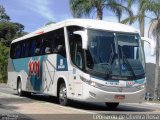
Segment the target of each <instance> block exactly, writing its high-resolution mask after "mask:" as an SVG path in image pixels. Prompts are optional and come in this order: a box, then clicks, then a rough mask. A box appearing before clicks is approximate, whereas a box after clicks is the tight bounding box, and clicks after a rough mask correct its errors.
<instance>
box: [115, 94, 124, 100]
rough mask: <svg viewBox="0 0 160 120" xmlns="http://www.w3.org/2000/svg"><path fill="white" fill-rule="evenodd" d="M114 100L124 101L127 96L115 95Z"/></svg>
mask: <svg viewBox="0 0 160 120" xmlns="http://www.w3.org/2000/svg"><path fill="white" fill-rule="evenodd" d="M114 98H115V99H117V100H124V99H125V95H115V96H114Z"/></svg>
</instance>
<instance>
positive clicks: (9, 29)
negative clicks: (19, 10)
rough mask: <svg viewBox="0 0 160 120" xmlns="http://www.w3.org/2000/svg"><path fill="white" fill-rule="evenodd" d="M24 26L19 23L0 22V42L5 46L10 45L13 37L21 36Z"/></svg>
mask: <svg viewBox="0 0 160 120" xmlns="http://www.w3.org/2000/svg"><path fill="white" fill-rule="evenodd" d="M23 29H24V26H23V25H22V24H20V23H12V22H6V21H2V22H0V42H3V43H4V44H5V45H6V46H10V43H11V41H12V40H13V39H15V38H18V37H21V36H23V35H24V34H25V33H24V32H23Z"/></svg>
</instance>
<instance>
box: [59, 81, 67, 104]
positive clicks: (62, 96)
mask: <svg viewBox="0 0 160 120" xmlns="http://www.w3.org/2000/svg"><path fill="white" fill-rule="evenodd" d="M58 96H59V103H60V104H61V105H63V106H66V105H68V104H69V99H68V98H67V88H66V85H65V83H61V84H60V88H59V95H58Z"/></svg>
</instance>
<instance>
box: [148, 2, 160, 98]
mask: <svg viewBox="0 0 160 120" xmlns="http://www.w3.org/2000/svg"><path fill="white" fill-rule="evenodd" d="M150 2H151V4H150V5H148V6H146V10H147V11H149V12H151V13H152V16H154V18H152V19H151V21H150V26H149V30H148V36H149V37H151V36H153V37H154V38H155V40H156V68H155V86H154V99H155V100H156V99H157V98H158V95H159V94H158V81H159V74H160V73H159V57H160V1H158V0H157V1H156V0H151V1H150Z"/></svg>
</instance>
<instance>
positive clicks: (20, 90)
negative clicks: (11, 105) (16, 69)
mask: <svg viewBox="0 0 160 120" xmlns="http://www.w3.org/2000/svg"><path fill="white" fill-rule="evenodd" d="M17 93H18V95H19V96H23V95H24V92H23V90H22V83H21V80H18V86H17Z"/></svg>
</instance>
